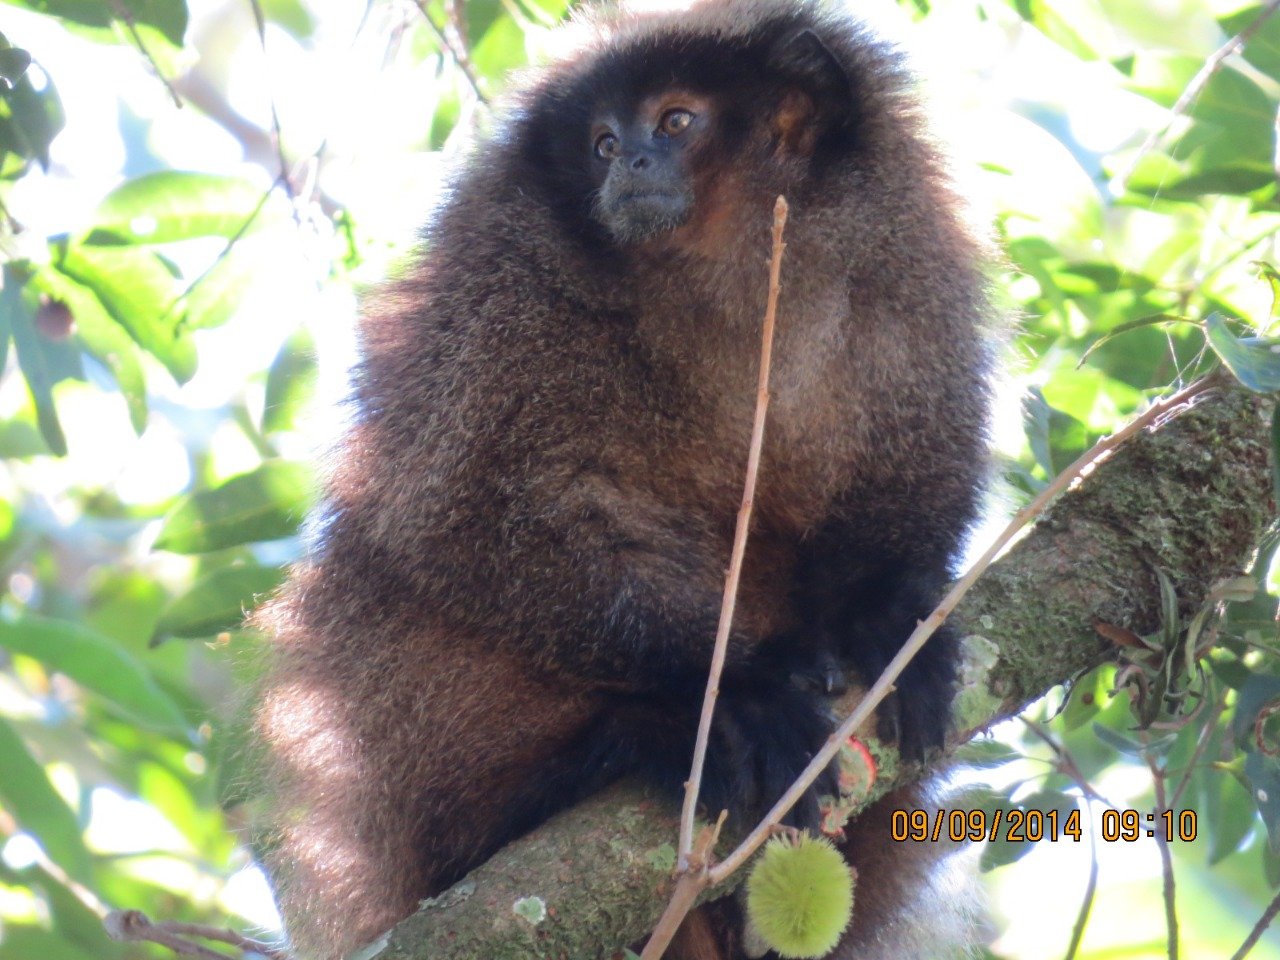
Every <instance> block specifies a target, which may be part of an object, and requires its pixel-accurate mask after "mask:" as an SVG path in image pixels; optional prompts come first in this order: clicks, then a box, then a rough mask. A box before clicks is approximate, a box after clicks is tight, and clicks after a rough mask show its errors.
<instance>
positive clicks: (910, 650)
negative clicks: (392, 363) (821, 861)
mask: <svg viewBox="0 0 1280 960" xmlns="http://www.w3.org/2000/svg"><path fill="white" fill-rule="evenodd" d="M1217 383H1218V381H1217V379H1216V378H1215V377H1213V376H1209V377H1206V378H1205V379H1203V380H1198V381H1196V382H1195V383H1193V384H1191V385H1190V386H1187V387H1184V388H1183V389H1182V390H1179V391H1178V392H1177V393H1175V394H1173V395H1172V396H1170V397H1168V398H1166V399H1163V400H1157V401H1155V402H1154V403H1153V404H1152V405H1151V406H1150V407H1148V408H1147V409H1146V410H1145V411H1143V412H1142V414H1141V415H1139V416H1137V417H1135V418H1134V419H1133V421H1132V422H1130V423H1129V424H1128V425H1126V426H1125V427H1124V428H1122V429H1120V430H1117V431H1116V432H1115V433H1113V434H1112V435H1111V436H1109V437H1103V438H1102V439H1101V440H1099V441H1098V442H1097V443H1096V444H1094V445H1093V447H1092V448H1091V449H1089V450H1088V451H1086V452H1085V453H1084V454H1083V455H1081V456H1080V457H1079V458H1078V459H1077V460H1076V461H1075V463H1073V464H1071V466H1069V467H1067V469H1066V470H1064V471H1062V473H1060V474H1058V476H1057V477H1056V478H1055V479H1054V481H1053V482H1052V483H1050V484H1049V485H1048V486H1047V487H1045V488H1044V490H1042V491H1041V492H1040V494H1039V495H1038V496H1037V497H1036V498H1035V499H1034V500H1032V501H1031V502H1030V503H1028V504H1027V505H1026V506H1025V507H1023V508H1022V509H1021V510H1019V511H1018V512H1017V513H1016V514H1015V515H1014V518H1013V520H1011V521H1010V522H1009V525H1008V526H1006V527H1005V528H1004V530H1003V531H1001V533H1000V535H999V536H998V537H996V539H995V542H994V543H992V544H991V546H990V547H988V548H987V550H986V552H985V553H983V554H982V556H981V557H979V558H978V560H977V562H976V563H974V565H973V566H972V567H970V569H969V571H968V572H967V573H966V574H965V575H964V576H963V577H961V578H960V579H959V580H958V581H956V583H955V585H954V586H953V587H952V588H951V590H950V591H948V593H947V595H946V596H945V597H943V598H942V602H941V603H939V604H938V607H937V609H936V610H934V611H933V613H931V614H929V616H928V617H927V618H925V619H924V620H922V621H921V622H920V623H919V624H917V625H916V629H915V631H914V632H912V634H911V636H910V637H908V638H907V641H906V643H904V644H903V645H902V649H901V650H899V651H898V655H897V656H896V657H894V658H893V660H891V661H890V662H889V665H888V666H887V667H886V668H885V670H884V673H882V674H881V675H880V678H879V679H878V680H876V682H875V683H874V684H872V686H871V689H870V690H868V691H867V693H866V695H865V696H864V697H863V698H862V700H861V701H859V703H858V706H857V707H856V708H855V709H854V711H853V713H851V714H850V715H849V716H848V717H847V718H845V720H844V722H843V723H841V724H840V726H839V727H838V728H837V729H836V731H835V732H834V733H833V734H831V736H830V737H828V738H827V742H826V743H825V744H824V745H823V747H822V749H821V750H819V751H818V753H817V755H816V756H814V758H813V759H812V760H811V761H809V765H808V766H807V767H805V768H804V772H803V773H801V774H800V776H799V778H798V779H797V780H796V782H795V783H793V784H792V785H791V787H790V788H789V789H788V790H787V792H786V793H785V794H783V796H782V799H781V800H779V801H778V802H777V803H775V804H774V805H773V809H772V810H770V811H769V812H768V813H767V814H765V817H764V819H763V820H761V822H760V823H759V824H758V825H757V826H756V828H755V829H754V830H752V831H751V834H750V835H749V836H748V837H747V838H746V839H745V840H743V841H742V843H741V844H739V845H738V848H737V849H736V850H734V851H733V853H731V854H729V856H728V857H727V858H725V860H724V861H723V862H722V863H720V864H718V865H717V866H715V867H714V868H712V870H711V872H710V880H711V882H712V883H719V882H720V881H721V880H723V879H724V878H725V877H727V876H729V874H731V873H733V872H734V871H735V870H737V869H738V868H739V867H741V866H742V865H743V864H744V863H746V862H747V860H748V859H750V857H751V855H752V854H753V853H755V851H756V850H757V849H758V848H759V847H760V845H761V844H762V843H764V842H765V841H766V840H767V839H769V835H770V833H771V831H772V829H773V826H774V825H775V824H777V823H779V822H780V821H781V820H782V818H783V817H784V816H786V814H787V811H789V810H790V809H791V808H792V807H793V806H795V804H796V802H797V801H798V800H799V799H800V797H801V796H803V795H804V792H805V791H806V790H807V789H809V787H810V785H811V784H812V783H813V782H814V781H815V780H817V779H818V776H819V775H820V774H821V773H822V771H823V770H825V769H826V768H827V765H828V764H829V763H830V762H831V761H832V760H833V759H835V756H836V754H837V753H839V752H840V747H841V746H842V745H843V744H844V742H845V741H846V740H847V739H848V738H849V737H850V736H851V735H852V734H853V732H854V731H855V730H856V729H857V728H858V727H859V726H861V725H862V724H863V723H864V722H865V721H866V719H867V717H869V716H870V715H871V711H872V710H874V709H875V707H876V706H877V705H878V704H879V703H880V701H881V700H883V699H884V698H885V697H886V696H887V695H888V693H889V691H890V690H891V689H892V688H893V682H894V681H895V680H897V679H898V677H899V675H901V673H902V671H903V670H904V669H906V666H907V664H908V663H910V662H911V658H912V657H914V656H915V655H916V653H917V652H918V651H919V650H920V648H921V647H923V646H924V644H925V641H926V640H928V639H929V637H931V636H932V635H933V633H934V631H935V630H937V629H938V627H939V626H941V625H942V622H943V621H944V620H946V618H947V617H948V616H949V615H950V614H951V611H952V610H954V609H955V607H956V605H957V604H958V603H959V602H960V600H961V598H963V597H964V595H965V594H966V593H968V592H969V589H970V588H971V587H972V586H973V585H974V583H975V582H976V581H977V579H978V577H980V576H981V575H982V574H983V572H984V571H985V570H986V569H987V567H989V566H990V565H991V561H993V560H994V559H995V558H996V556H997V555H998V554H999V553H1000V552H1001V551H1002V550H1003V549H1004V548H1005V546H1007V545H1008V543H1009V541H1011V540H1012V539H1013V538H1014V536H1016V535H1017V533H1018V531H1020V530H1021V529H1022V528H1023V527H1024V526H1026V524H1027V523H1029V522H1030V521H1031V520H1033V519H1035V518H1036V517H1038V516H1039V515H1040V514H1041V513H1043V512H1044V510H1045V508H1046V507H1047V506H1048V505H1049V503H1050V502H1051V501H1052V500H1053V499H1054V498H1056V497H1057V496H1058V494H1060V493H1062V492H1063V491H1064V490H1066V489H1067V488H1068V487H1070V486H1071V484H1072V483H1074V482H1075V481H1076V480H1077V479H1079V478H1080V477H1082V476H1084V475H1085V474H1086V473H1089V472H1090V471H1091V470H1092V469H1093V468H1094V467H1095V466H1096V465H1097V464H1098V463H1099V462H1100V461H1101V460H1103V459H1104V458H1105V457H1107V456H1109V455H1110V454H1111V452H1112V451H1113V450H1115V449H1116V448H1117V447H1120V446H1122V445H1123V444H1124V443H1125V441H1127V440H1129V439H1130V438H1131V437H1133V436H1134V435H1135V434H1137V433H1139V432H1141V431H1142V430H1145V429H1146V428H1147V427H1149V426H1151V424H1153V423H1155V422H1156V421H1157V420H1159V419H1160V418H1162V417H1164V416H1166V415H1168V414H1169V413H1170V411H1172V410H1175V409H1176V408H1178V407H1181V406H1182V405H1183V404H1185V403H1187V402H1188V401H1190V400H1192V399H1193V398H1195V397H1197V396H1199V395H1200V394H1202V393H1204V392H1206V391H1208V390H1211V389H1213V388H1214V387H1215V386H1217Z"/></svg>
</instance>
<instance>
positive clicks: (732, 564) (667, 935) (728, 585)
mask: <svg viewBox="0 0 1280 960" xmlns="http://www.w3.org/2000/svg"><path fill="white" fill-rule="evenodd" d="M788 209H789V208H788V206H787V200H786V198H785V197H778V200H777V202H776V203H775V204H774V206H773V255H772V257H771V258H770V260H769V294H768V299H767V300H766V302H765V309H764V329H763V330H762V332H761V334H760V373H759V377H758V379H757V381H756V413H755V420H754V421H753V422H752V424H751V446H750V447H749V448H748V450H747V475H746V479H745V480H744V481H743V484H742V505H741V506H740V507H739V508H738V525H737V527H736V528H735V530H734V533H733V548H732V549H731V550H730V553H729V572H728V574H727V575H726V576H725V581H724V594H723V597H722V598H721V601H720V623H719V625H718V626H717V628H716V642H715V647H714V649H713V650H712V653H711V669H710V671H709V672H708V674H707V691H706V693H705V694H704V696H703V698H702V715H701V716H700V717H699V718H698V737H697V740H696V741H695V743H694V747H693V764H692V766H691V768H690V770H689V779H688V780H687V781H685V785H684V806H683V807H682V808H681V811H680V848H679V849H680V860H679V867H678V871H679V873H680V879H679V880H678V881H677V882H676V889H675V891H674V892H673V893H672V895H671V901H670V902H669V903H668V904H667V908H666V910H664V911H663V913H662V916H661V918H659V920H658V923H657V925H656V926H655V927H654V928H653V933H651V934H650V935H649V941H648V942H647V943H646V944H645V947H644V953H642V954H641V960H658V958H659V957H661V956H662V954H663V953H664V952H665V951H666V949H667V946H668V945H669V944H670V943H671V938H672V937H674V936H675V934H676V931H677V930H678V929H679V928H680V924H681V922H682V921H683V920H684V918H685V916H686V915H687V914H688V912H689V911H690V910H691V909H692V908H693V905H694V903H695V902H696V901H697V898H698V894H699V893H701V892H702V890H703V889H704V888H706V887H707V886H709V884H710V881H709V879H708V877H709V873H708V869H707V868H708V865H709V864H710V859H711V848H712V847H713V846H714V839H715V837H716V836H718V835H719V828H718V827H719V825H718V824H717V828H716V829H715V830H714V831H713V832H712V833H711V834H710V839H709V841H708V842H706V843H703V842H702V839H703V837H702V836H700V837H699V843H698V845H697V849H696V850H695V845H694V836H693V823H694V818H695V815H696V813H697V809H698V791H699V789H700V788H701V786H702V769H703V767H704V766H705V764H706V759H707V742H708V741H709V739H710V737H711V718H712V716H713V715H714V714H715V709H716V699H717V698H718V697H719V695H720V675H721V673H723V672H724V661H725V655H726V653H727V652H728V649H729V631H730V629H731V628H732V626H733V609H734V606H735V605H736V603H737V600H738V581H739V580H740V579H741V576H742V558H743V555H744V554H745V553H746V549H747V534H748V532H749V530H750V528H751V508H752V506H753V505H754V503H755V494H756V477H757V476H758V475H759V473H760V451H761V449H762V448H763V447H764V424H765V418H766V415H767V413H768V410H769V368H770V366H771V365H772V362H773V329H774V326H775V321H776V319H777V314H778V293H779V292H780V291H781V289H782V251H783V250H785V249H786V247H787V245H786V244H785V243H783V242H782V234H783V231H784V230H785V229H786V226H787V211H788ZM723 822H724V814H721V815H720V823H723Z"/></svg>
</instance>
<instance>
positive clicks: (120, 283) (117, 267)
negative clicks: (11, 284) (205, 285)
mask: <svg viewBox="0 0 1280 960" xmlns="http://www.w3.org/2000/svg"><path fill="white" fill-rule="evenodd" d="M54 249H55V257H54V266H55V267H57V269H59V270H61V271H62V272H63V273H64V274H66V275H67V276H68V277H70V278H71V279H73V280H75V281H76V282H77V283H79V284H81V285H82V286H85V287H88V288H89V289H90V290H92V291H93V293H94V295H95V296H96V297H97V298H98V299H99V300H100V301H101V302H102V305H103V307H104V308H105V309H106V311H107V313H109V314H110V315H111V318H112V319H113V320H115V321H116V323H118V324H120V326H122V327H123V328H124V329H125V330H127V331H128V333H129V336H131V337H132V338H133V339H134V342H136V343H137V344H138V346H140V347H142V349H143V350H146V351H147V352H148V353H150V354H151V355H152V356H153V357H155V358H156V359H157V360H159V361H160V362H161V363H162V364H164V366H165V369H166V370H168V371H169V373H170V374H172V375H173V378H174V379H175V380H177V381H178V382H179V383H186V382H187V381H188V380H190V379H191V377H192V376H194V375H195V372H196V348H195V343H193V342H192V340H191V337H190V336H189V335H188V334H187V332H186V329H185V325H184V324H182V323H181V322H180V321H181V320H182V317H181V314H180V311H178V310H177V309H175V303H176V301H177V300H178V298H179V296H180V291H179V290H178V289H177V287H176V284H175V282H174V277H173V274H172V273H171V272H170V270H169V268H168V266H166V264H165V262H164V261H163V260H161V259H160V258H159V257H157V256H156V255H155V254H153V253H150V252H148V251H146V250H142V249H139V248H137V247H94V246H86V245H81V244H75V243H65V242H64V243H61V244H57V245H55V248H54Z"/></svg>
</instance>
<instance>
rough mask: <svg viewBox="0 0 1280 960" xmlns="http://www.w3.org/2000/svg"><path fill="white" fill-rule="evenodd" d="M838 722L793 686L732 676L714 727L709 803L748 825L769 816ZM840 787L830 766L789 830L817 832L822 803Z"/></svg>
mask: <svg viewBox="0 0 1280 960" xmlns="http://www.w3.org/2000/svg"><path fill="white" fill-rule="evenodd" d="M831 730H832V723H831V715H830V713H829V711H828V710H827V707H826V705H825V703H824V701H823V699H822V698H821V697H820V696H818V695H817V694H816V693H815V692H813V691H811V690H806V689H800V688H799V687H797V686H796V685H794V684H793V683H791V682H788V681H787V680H773V679H770V680H767V681H761V680H759V679H757V678H756V677H751V676H747V677H737V676H732V675H728V676H726V677H725V679H724V681H723V682H722V684H721V690H720V697H719V700H718V701H717V703H716V711H715V714H714V716H713V719H712V727H711V742H710V744H709V745H708V749H707V762H706V769H705V772H704V774H703V789H702V797H703V801H704V803H705V804H706V807H707V810H708V812H709V813H710V814H711V815H712V816H714V815H715V814H717V813H718V812H719V811H720V810H722V809H725V810H728V811H729V812H730V815H731V816H735V817H742V818H743V820H744V823H745V825H747V826H750V825H751V822H753V821H754V820H756V819H758V818H759V817H760V816H761V815H763V814H764V813H766V812H767V811H768V810H769V808H770V807H772V806H773V804H774V803H776V802H777V801H778V799H779V798H780V797H781V796H782V794H783V793H785V792H786V790H787V788H788V787H790V786H791V784H792V783H793V782H794V781H795V780H796V778H797V777H798V776H799V775H800V773H801V772H802V771H803V770H804V768H805V767H806V766H808V764H809V761H810V760H811V759H812V758H813V756H814V754H816V753H817V752H818V751H819V750H820V749H821V748H822V745H823V744H824V743H825V742H826V739H827V737H828V736H829V735H830V734H831ZM838 791H839V785H838V780H837V775H836V769H835V767H834V766H828V767H827V769H826V770H824V771H823V773H822V775H821V776H820V777H819V778H818V779H817V781H815V782H814V784H813V785H812V786H811V787H810V788H809V789H808V790H806V791H805V793H804V796H803V797H801V799H800V802H799V803H797V804H796V805H795V806H794V807H793V808H792V809H791V812H790V813H789V814H787V816H786V817H784V818H783V822H784V823H786V824H788V825H789V826H794V827H799V828H809V829H810V830H813V831H815V832H816V831H817V830H818V828H819V827H820V826H821V822H822V815H821V811H820V809H819V804H818V798H819V797H821V796H823V795H828V796H834V795H836V794H837V793H838Z"/></svg>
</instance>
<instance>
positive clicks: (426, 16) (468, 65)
mask: <svg viewBox="0 0 1280 960" xmlns="http://www.w3.org/2000/svg"><path fill="white" fill-rule="evenodd" d="M413 2H414V5H415V6H417V8H418V9H419V10H421V11H422V19H423V20H425V21H427V26H428V27H429V28H430V30H431V32H432V33H433V34H435V38H436V42H437V43H439V44H440V49H441V51H442V52H444V53H447V54H448V55H449V56H451V57H452V58H453V62H454V63H456V64H457V65H458V69H459V70H461V71H462V75H463V76H464V77H466V80H467V83H468V85H470V87H471V92H472V93H474V94H475V95H476V99H477V100H479V101H480V103H482V104H483V105H484V106H486V107H487V106H488V105H489V98H488V97H486V96H485V95H484V91H483V90H481V89H480V78H479V76H477V74H476V68H475V65H474V64H473V63H472V62H471V55H470V54H469V53H468V52H467V48H466V46H464V45H463V44H462V43H461V42H456V43H455V42H454V41H453V40H452V39H451V38H450V36H449V32H448V31H446V30H445V28H444V27H442V26H440V25H439V24H438V23H436V22H435V20H433V19H432V18H431V14H430V13H428V12H427V2H426V0H413ZM1277 2H1280V0H1277ZM458 39H459V41H461V37H459V38H458Z"/></svg>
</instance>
